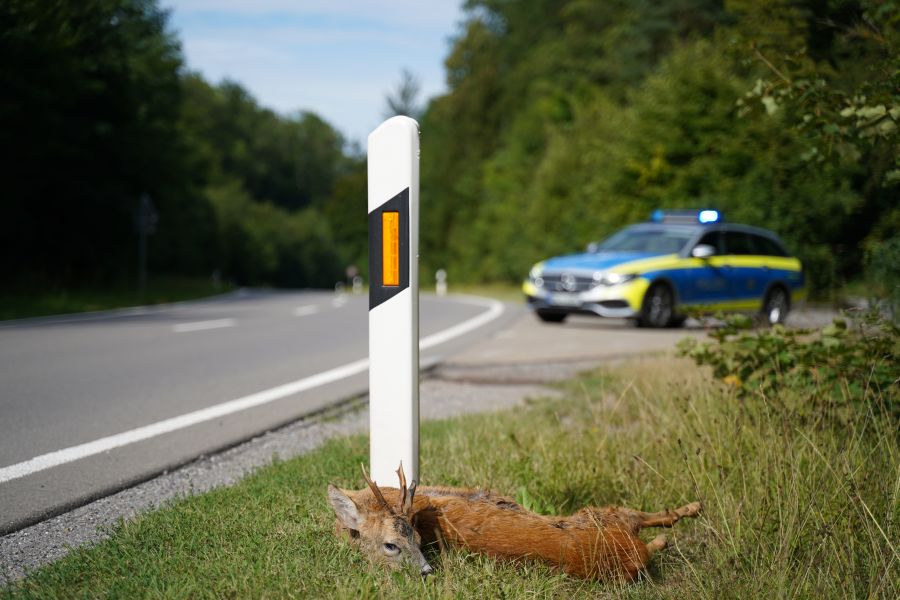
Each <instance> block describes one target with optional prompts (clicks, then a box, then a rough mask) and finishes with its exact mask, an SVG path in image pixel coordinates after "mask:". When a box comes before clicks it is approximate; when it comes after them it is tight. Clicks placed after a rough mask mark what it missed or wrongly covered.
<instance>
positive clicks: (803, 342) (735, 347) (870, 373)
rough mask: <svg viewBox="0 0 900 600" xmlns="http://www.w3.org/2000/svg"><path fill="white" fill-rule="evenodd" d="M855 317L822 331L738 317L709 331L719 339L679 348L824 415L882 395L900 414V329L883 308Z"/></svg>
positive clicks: (738, 380) (738, 384) (733, 380)
mask: <svg viewBox="0 0 900 600" xmlns="http://www.w3.org/2000/svg"><path fill="white" fill-rule="evenodd" d="M850 323H851V324H848V321H847V320H846V319H835V320H834V322H833V323H832V324H831V325H828V326H827V327H824V328H822V329H820V330H816V331H809V330H802V329H787V328H785V327H783V326H781V325H776V326H774V327H772V328H771V329H763V330H757V331H749V328H750V326H751V324H752V321H751V320H750V319H749V318H748V317H733V318H731V319H729V320H728V321H727V324H726V326H725V327H721V328H717V329H713V330H712V331H710V334H709V335H710V337H711V338H712V339H713V340H714V341H712V342H699V341H698V340H696V339H694V338H687V339H685V340H683V341H682V342H680V344H679V349H680V351H681V354H682V355H684V356H689V357H691V358H692V359H693V360H694V361H695V362H696V363H697V364H698V365H709V366H711V367H712V370H713V374H714V375H715V376H716V377H717V378H719V379H721V380H722V381H723V382H724V383H725V384H726V385H729V386H733V387H735V388H736V389H738V390H739V391H740V392H741V393H742V394H744V395H747V394H750V395H754V394H761V395H763V396H765V397H767V398H769V399H771V400H772V401H777V400H778V399H779V398H781V397H782V396H783V395H784V394H785V393H786V392H791V393H792V394H793V395H797V396H799V398H800V399H801V402H802V403H801V404H800V405H799V406H798V407H791V408H792V409H799V410H801V411H807V410H813V411H815V412H816V413H818V414H828V411H829V409H831V408H834V407H841V408H842V407H844V406H846V405H858V406H863V407H867V406H868V404H869V403H871V402H873V401H878V402H884V403H885V405H886V406H887V408H888V410H889V411H891V412H893V413H894V415H895V417H898V418H900V390H898V384H900V381H898V378H897V375H898V373H900V328H898V327H897V326H896V325H895V324H893V323H891V322H889V321H886V320H884V319H882V318H881V317H880V316H879V315H878V314H877V313H868V314H866V315H864V316H863V317H862V318H861V319H859V321H858V322H856V323H853V322H852V321H851V322H850Z"/></svg>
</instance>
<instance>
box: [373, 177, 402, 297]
mask: <svg viewBox="0 0 900 600" xmlns="http://www.w3.org/2000/svg"><path fill="white" fill-rule="evenodd" d="M384 212H397V213H399V214H400V285H384V274H383V273H382V272H381V270H382V257H381V253H382V251H383V248H382V242H383V240H382V231H381V227H382V220H381V219H382V217H381V214H382V213H384ZM408 287H409V188H406V189H405V190H403V191H402V192H400V193H399V194H397V195H396V196H394V197H393V198H391V199H390V200H388V201H387V202H385V203H384V204H382V205H381V206H379V207H378V208H376V209H375V210H373V211H372V212H370V213H369V310H372V309H373V308H375V307H376V306H378V305H379V304H381V303H383V302H387V301H388V300H390V299H391V298H393V297H394V296H396V295H397V294H399V293H400V292H402V291H403V290H405V289H406V288H408Z"/></svg>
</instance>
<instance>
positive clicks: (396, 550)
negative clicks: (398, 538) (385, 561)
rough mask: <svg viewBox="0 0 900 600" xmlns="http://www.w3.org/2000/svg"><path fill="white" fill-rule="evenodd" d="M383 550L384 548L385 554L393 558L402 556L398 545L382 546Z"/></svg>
mask: <svg viewBox="0 0 900 600" xmlns="http://www.w3.org/2000/svg"><path fill="white" fill-rule="evenodd" d="M382 548H384V553H385V554H390V555H391V556H394V555H396V554H400V548H398V547H397V545H396V544H384V545H382Z"/></svg>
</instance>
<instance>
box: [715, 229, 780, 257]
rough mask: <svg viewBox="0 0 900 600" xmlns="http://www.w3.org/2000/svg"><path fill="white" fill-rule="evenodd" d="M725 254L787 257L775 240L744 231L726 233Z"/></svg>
mask: <svg viewBox="0 0 900 600" xmlns="http://www.w3.org/2000/svg"><path fill="white" fill-rule="evenodd" d="M725 253H726V254H755V255H757V256H787V255H786V254H785V252H784V250H783V249H782V248H781V246H780V245H779V244H778V243H777V242H775V240H773V239H770V238H767V237H765V236H761V235H756V234H753V233H746V232H743V231H726V232H725Z"/></svg>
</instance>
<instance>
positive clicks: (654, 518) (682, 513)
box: [620, 502, 702, 529]
mask: <svg viewBox="0 0 900 600" xmlns="http://www.w3.org/2000/svg"><path fill="white" fill-rule="evenodd" d="M701 509H702V506H701V504H700V503H699V502H691V503H690V504H686V505H684V506H682V507H680V508H676V509H675V510H668V509H667V510H663V511H660V512H655V513H647V512H641V511H639V510H631V509H628V508H623V509H620V510H622V511H625V512H626V513H628V515H629V516H630V517H631V518H632V519H634V520H635V521H636V522H637V524H638V527H639V528H641V529H643V528H644V527H672V526H673V525H674V524H675V523H677V522H678V521H679V520H680V519H682V518H684V517H696V516H697V515H699V514H700V510H701Z"/></svg>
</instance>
